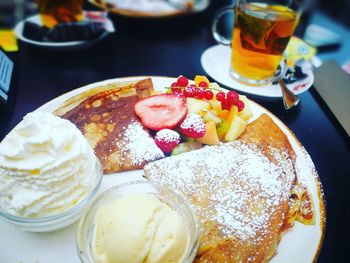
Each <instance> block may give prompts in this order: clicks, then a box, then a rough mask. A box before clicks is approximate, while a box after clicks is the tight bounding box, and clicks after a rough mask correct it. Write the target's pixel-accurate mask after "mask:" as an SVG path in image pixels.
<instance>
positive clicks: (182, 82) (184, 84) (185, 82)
mask: <svg viewBox="0 0 350 263" xmlns="http://www.w3.org/2000/svg"><path fill="white" fill-rule="evenodd" d="M177 84H178V86H179V87H183V88H184V87H187V85H188V79H187V78H186V77H184V76H180V77H178V79H177Z"/></svg>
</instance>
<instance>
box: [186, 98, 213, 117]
mask: <svg viewBox="0 0 350 263" xmlns="http://www.w3.org/2000/svg"><path fill="white" fill-rule="evenodd" d="M186 101H187V108H188V112H189V113H195V114H198V115H200V116H204V115H205V114H206V113H207V112H208V111H209V110H210V109H211V105H210V103H209V102H207V101H204V100H199V99H195V98H187V100H186Z"/></svg>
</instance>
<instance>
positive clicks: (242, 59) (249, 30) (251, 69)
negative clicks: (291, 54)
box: [231, 3, 298, 80]
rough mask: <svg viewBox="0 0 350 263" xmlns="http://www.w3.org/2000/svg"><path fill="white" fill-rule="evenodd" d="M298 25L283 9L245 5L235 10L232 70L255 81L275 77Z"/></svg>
mask: <svg viewBox="0 0 350 263" xmlns="http://www.w3.org/2000/svg"><path fill="white" fill-rule="evenodd" d="M297 23H298V16H297V14H296V12H295V11H293V10H291V9H289V8H287V7H283V6H277V5H275V6H271V5H263V4H259V3H244V4H241V5H239V6H237V7H236V9H235V27H234V32H233V36H232V57H231V68H232V70H233V72H235V73H236V74H238V75H239V76H241V77H243V78H246V79H251V80H264V79H268V78H271V77H273V75H274V74H275V72H276V69H277V67H278V65H279V63H280V61H281V58H282V54H283V52H284V50H285V48H286V46H287V44H288V42H289V39H290V37H291V36H292V35H293V33H294V29H295V27H296V25H297Z"/></svg>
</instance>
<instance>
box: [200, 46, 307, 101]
mask: <svg viewBox="0 0 350 263" xmlns="http://www.w3.org/2000/svg"><path fill="white" fill-rule="evenodd" d="M230 57H231V48H230V47H228V46H223V45H215V46H212V47H209V48H208V49H206V50H205V51H204V52H203V53H202V56H201V64H202V67H203V69H204V70H205V72H206V73H207V74H208V75H209V76H210V77H211V78H213V79H214V80H215V81H217V82H219V83H220V84H222V85H225V86H227V87H229V88H231V89H235V90H238V91H240V92H244V93H247V94H252V95H254V96H260V97H268V98H282V93H281V91H280V88H279V87H278V86H277V84H275V85H272V84H271V85H263V86H248V85H245V84H243V83H241V82H238V81H236V80H234V79H233V78H231V77H230V74H229V67H230ZM307 75H308V76H307V77H306V79H304V80H302V81H297V82H294V83H292V84H288V85H287V86H288V88H289V89H292V88H293V87H294V86H295V85H299V84H300V85H302V84H304V83H307V85H306V86H305V87H303V88H301V89H299V90H297V91H293V92H294V93H295V94H301V93H303V92H305V91H307V90H308V89H309V88H310V87H311V86H312V84H313V82H314V75H313V72H312V71H311V70H310V71H308V72H307Z"/></svg>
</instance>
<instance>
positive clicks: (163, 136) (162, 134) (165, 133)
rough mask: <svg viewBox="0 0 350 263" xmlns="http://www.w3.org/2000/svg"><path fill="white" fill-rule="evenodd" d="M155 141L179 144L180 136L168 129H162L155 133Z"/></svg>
mask: <svg viewBox="0 0 350 263" xmlns="http://www.w3.org/2000/svg"><path fill="white" fill-rule="evenodd" d="M155 139H157V140H160V141H163V142H176V143H179V142H180V134H178V133H177V132H176V131H173V130H170V129H163V130H160V131H159V132H157V134H156V136H155Z"/></svg>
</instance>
